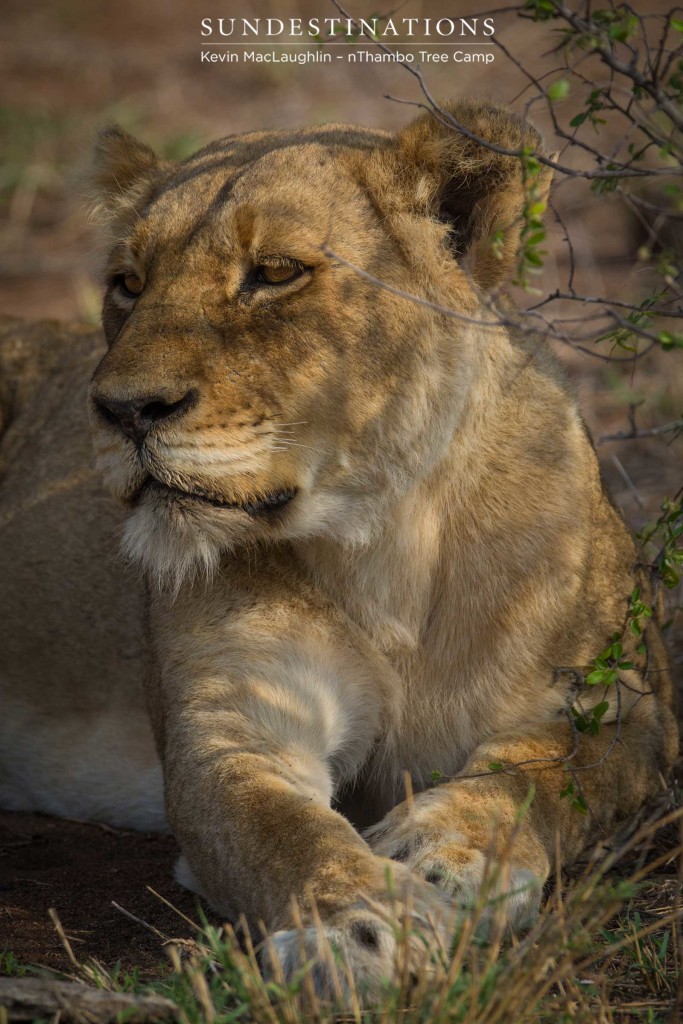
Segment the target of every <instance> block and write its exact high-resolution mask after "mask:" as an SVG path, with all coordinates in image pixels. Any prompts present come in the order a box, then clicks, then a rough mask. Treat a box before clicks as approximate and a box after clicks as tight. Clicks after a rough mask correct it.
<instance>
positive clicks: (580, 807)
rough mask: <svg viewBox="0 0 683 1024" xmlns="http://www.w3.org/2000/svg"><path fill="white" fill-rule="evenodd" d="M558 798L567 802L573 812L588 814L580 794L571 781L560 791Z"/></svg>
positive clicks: (586, 805) (586, 806)
mask: <svg viewBox="0 0 683 1024" xmlns="http://www.w3.org/2000/svg"><path fill="white" fill-rule="evenodd" d="M560 797H561V798H562V799H563V800H564V799H567V800H569V802H570V804H571V806H572V807H573V808H574V810H575V811H578V812H579V814H587V813H588V804H587V803H586V801H585V799H584V797H583V796H582V795H581V793H578V792H577V791H576V788H575V786H574V783H573V782H572V781H571V780H570V781H569V782H568V783H567V784H566V785H565V786H564V787H563V788H562V789H561V790H560Z"/></svg>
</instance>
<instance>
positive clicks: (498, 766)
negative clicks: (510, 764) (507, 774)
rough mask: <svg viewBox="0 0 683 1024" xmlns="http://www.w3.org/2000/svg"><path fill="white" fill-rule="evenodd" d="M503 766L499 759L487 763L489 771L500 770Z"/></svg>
mask: <svg viewBox="0 0 683 1024" xmlns="http://www.w3.org/2000/svg"><path fill="white" fill-rule="evenodd" d="M504 768H505V765H504V764H501V762H500V761H491V763H490V765H489V771H490V772H502V771H503V769H504Z"/></svg>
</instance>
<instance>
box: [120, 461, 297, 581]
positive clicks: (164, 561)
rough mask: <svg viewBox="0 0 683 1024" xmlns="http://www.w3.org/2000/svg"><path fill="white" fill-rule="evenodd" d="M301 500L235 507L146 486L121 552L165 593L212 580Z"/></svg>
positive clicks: (284, 495) (284, 494)
mask: <svg viewBox="0 0 683 1024" xmlns="http://www.w3.org/2000/svg"><path fill="white" fill-rule="evenodd" d="M295 496H296V489H295V488H287V489H283V490H276V491H272V492H269V493H265V494H263V495H261V496H258V497H254V498H249V499H245V500H244V501H242V502H230V501H227V500H221V499H220V498H218V497H216V496H214V495H211V494H207V493H201V492H198V491H193V492H190V491H185V490H180V489H177V488H175V487H168V486H166V485H165V484H162V483H160V482H159V481H157V480H151V479H150V480H147V481H146V482H145V484H144V485H143V487H142V488H141V489H140V490H139V491H138V493H137V494H136V495H135V497H134V499H133V501H132V502H131V503H130V507H131V512H130V515H129V516H128V519H127V522H126V525H125V528H124V534H123V542H122V549H123V553H124V555H126V557H128V558H129V559H130V560H131V561H134V562H136V563H137V564H138V565H140V566H141V568H142V569H143V570H144V572H145V573H146V575H147V576H148V577H149V578H150V579H151V580H153V581H156V583H157V584H158V585H159V586H160V587H163V588H164V589H171V590H173V591H176V592H177V591H178V590H179V588H180V587H181V586H182V585H183V584H184V583H186V582H191V581H192V580H194V579H196V578H200V577H203V578H205V579H208V578H210V577H211V576H212V575H213V573H214V572H215V571H216V569H217V568H218V565H219V563H220V560H221V557H222V556H223V555H225V554H226V553H228V552H230V551H232V550H234V549H235V548H237V547H240V546H241V545H243V544H247V543H249V542H253V541H254V540H257V539H259V538H260V537H262V536H263V535H264V531H265V532H266V533H267V534H272V532H273V528H275V529H276V532H277V527H278V525H279V523H280V520H281V518H282V515H283V513H284V510H285V509H286V508H287V507H288V506H289V505H290V504H291V502H292V501H293V499H294V498H295Z"/></svg>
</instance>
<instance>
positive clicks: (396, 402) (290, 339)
mask: <svg viewBox="0 0 683 1024" xmlns="http://www.w3.org/2000/svg"><path fill="white" fill-rule="evenodd" d="M448 110H449V111H450V114H451V115H452V116H453V117H454V118H455V119H456V120H457V121H458V122H460V123H464V124H466V125H467V127H468V128H469V129H470V130H471V132H472V133H473V134H475V135H478V136H481V137H483V138H485V139H488V140H492V141H493V142H495V144H496V146H497V148H498V149H499V150H503V151H513V150H514V151H517V150H519V149H520V148H521V147H522V146H525V147H531V148H532V149H533V148H537V147H538V145H539V139H538V136H537V134H536V132H535V131H534V129H533V128H531V127H530V126H528V125H525V124H523V123H522V122H521V121H520V119H519V118H517V117H515V116H514V115H512V114H510V113H509V112H508V111H505V110H503V109H501V108H498V107H494V106H491V105H488V104H473V103H467V102H461V103H455V104H451V105H449V107H448ZM96 184H97V188H98V192H99V209H100V212H101V213H103V214H104V216H105V218H106V220H107V222H108V224H109V226H110V228H111V232H112V236H113V238H114V239H115V243H114V244H113V247H112V249H111V252H110V255H109V259H108V262H107V269H106V280H107V287H106V294H105V299H104V311H103V322H104V330H105V334H106V338H107V342H108V345H109V350H108V352H107V354H106V355H105V357H104V359H103V360H102V362H101V364H100V366H99V367H98V369H97V372H96V373H95V376H94V379H93V383H92V391H91V395H92V413H93V415H92V422H93V430H94V442H95V450H96V455H97V460H98V464H99V466H100V468H101V469H102V471H103V472H104V475H105V479H106V482H107V484H108V486H109V487H110V489H111V490H112V491H113V492H114V494H115V495H116V496H117V497H119V498H120V499H122V500H123V501H124V502H126V503H127V504H128V505H129V507H130V516H129V519H128V525H127V529H126V541H125V543H126V547H127V550H128V552H129V553H130V554H131V555H132V556H134V557H136V558H137V559H139V560H141V561H142V563H143V564H144V565H145V566H146V567H147V568H148V569H150V570H152V571H156V572H159V573H164V572H172V573H174V574H175V575H176V577H177V578H182V577H183V576H184V575H186V574H187V573H188V572H191V571H193V570H195V569H196V568H197V567H200V566H203V567H204V568H206V569H210V568H212V567H213V566H215V564H216V563H217V561H218V559H219V558H220V555H221V553H222V552H224V551H226V550H229V549H230V548H231V547H233V546H234V545H236V544H240V543H244V542H249V541H252V540H263V539H269V538H272V539H277V538H285V537H290V538H292V537H303V536H310V535H313V534H320V533H332V534H334V536H336V537H340V538H347V539H348V540H349V541H357V540H362V539H364V538H367V537H368V536H369V535H371V532H372V529H373V524H374V523H375V522H376V520H377V516H378V513H379V512H381V509H382V508H385V507H386V504H387V502H391V501H393V500H396V499H397V498H398V497H400V495H401V494H402V493H404V492H405V491H406V490H407V489H409V488H410V487H412V486H414V484H415V481H416V480H418V479H419V478H420V477H422V476H424V475H425V474H426V473H428V472H429V471H430V469H431V468H432V467H433V466H434V464H435V462H436V461H437V460H439V458H440V457H441V456H442V455H443V452H444V450H445V448H446V446H448V445H449V443H450V442H451V440H452V438H453V434H454V431H456V430H457V425H458V420H459V416H460V414H461V410H462V408H463V405H464V403H465V402H466V399H467V393H468V388H469V385H470V383H471V380H472V378H473V375H475V374H476V367H477V357H478V353H477V347H476V339H477V337H478V336H480V335H481V327H480V326H477V322H479V321H480V320H481V300H480V293H481V290H482V289H484V290H485V289H490V288H491V287H493V286H495V285H497V284H498V283H499V282H501V281H502V280H503V279H504V278H505V277H506V276H507V275H508V274H509V273H510V270H511V268H512V267H513V265H514V260H515V251H516V247H517V239H518V236H519V221H520V215H521V212H522V208H523V204H524V201H525V188H524V185H523V182H522V175H521V172H520V164H519V161H518V160H517V159H516V158H515V157H514V156H509V155H506V154H505V152H503V153H500V152H494V151H492V150H490V149H487V148H485V147H482V146H481V145H480V144H478V143H477V142H476V141H473V140H471V139H469V138H468V137H467V136H466V135H463V134H462V133H459V132H458V131H456V130H454V128H453V127H452V126H451V125H450V124H448V123H445V122H444V119H443V118H442V117H439V116H434V115H432V114H426V115H424V116H422V117H420V118H418V119H417V120H416V121H415V122H413V123H412V124H411V125H409V126H408V128H406V129H405V130H403V131H401V132H400V133H399V134H398V135H397V136H395V137H394V136H390V135H388V134H385V133H382V132H375V131H368V130H363V129H359V128H354V127H346V126H337V125H332V126H323V127H320V128H314V129H310V130H298V131H273V132H258V133H254V134H249V135H242V136H235V137H230V138H227V139H223V140H221V141H220V142H217V143H215V144H213V145H211V146H208V147H207V148H206V149H203V150H201V151H200V152H199V153H197V154H196V155H195V156H193V157H191V158H190V159H188V160H185V161H183V162H182V163H180V164H176V165H170V164H168V163H164V162H160V161H158V160H157V158H156V157H155V155H154V153H153V152H152V151H151V150H150V149H148V148H147V147H146V146H144V145H143V144H141V143H140V142H137V141H136V140H135V139H133V138H131V136H129V135H127V134H126V133H124V132H123V131H121V130H120V129H118V128H112V129H110V130H107V131H105V132H104V133H103V134H102V136H101V137H100V142H99V147H98V154H97V172H96ZM494 235H495V236H496V244H495V246H492V245H491V240H492V238H493V236H494ZM406 296H409V297H406ZM410 296H415V297H417V300H418V301H415V300H414V299H412V298H410ZM442 310H453V311H455V314H456V315H455V316H449V315H448V314H447V313H445V312H443V311H442ZM470 319H471V320H473V321H474V323H470Z"/></svg>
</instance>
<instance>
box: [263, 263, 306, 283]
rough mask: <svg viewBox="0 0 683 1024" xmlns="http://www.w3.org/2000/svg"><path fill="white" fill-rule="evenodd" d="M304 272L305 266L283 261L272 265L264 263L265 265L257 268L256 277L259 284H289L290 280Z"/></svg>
mask: <svg viewBox="0 0 683 1024" xmlns="http://www.w3.org/2000/svg"><path fill="white" fill-rule="evenodd" d="M302 273H303V268H302V267H299V266H297V265H296V263H281V264H279V265H271V266H268V265H267V264H264V266H262V267H257V268H256V274H255V277H256V281H257V282H258V283H259V284H289V282H290V281H295V280H296V278H297V277H301V275H302Z"/></svg>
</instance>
